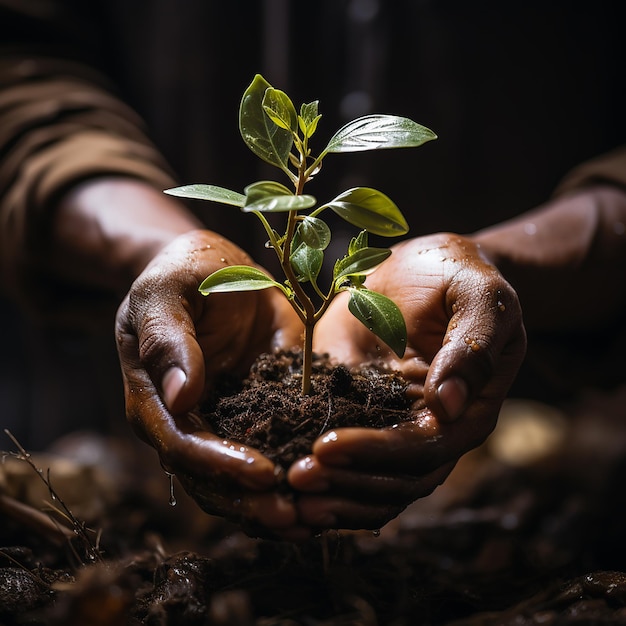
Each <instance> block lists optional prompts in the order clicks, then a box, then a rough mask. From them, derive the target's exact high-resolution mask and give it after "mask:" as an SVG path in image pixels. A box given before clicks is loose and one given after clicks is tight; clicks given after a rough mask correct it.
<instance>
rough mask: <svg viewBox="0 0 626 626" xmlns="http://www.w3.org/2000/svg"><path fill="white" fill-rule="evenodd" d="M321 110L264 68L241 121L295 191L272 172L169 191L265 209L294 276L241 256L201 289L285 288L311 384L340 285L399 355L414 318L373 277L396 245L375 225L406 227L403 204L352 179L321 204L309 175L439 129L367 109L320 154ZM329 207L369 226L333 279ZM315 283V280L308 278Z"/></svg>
mask: <svg viewBox="0 0 626 626" xmlns="http://www.w3.org/2000/svg"><path fill="white" fill-rule="evenodd" d="M321 117H322V116H321V115H320V113H319V111H318V101H314V102H309V103H307V104H303V105H302V106H301V107H300V112H299V113H298V112H297V111H296V108H295V106H294V104H293V102H292V101H291V99H290V98H289V97H288V96H287V94H286V93H284V92H283V91H280V90H279V89H274V88H273V87H272V86H271V85H270V84H269V83H268V82H267V81H266V80H265V79H264V78H263V77H262V76H261V75H259V74H257V75H256V76H255V77H254V79H253V81H252V83H251V84H250V85H249V86H248V88H247V89H246V91H245V92H244V94H243V97H242V99H241V104H240V108H239V130H240V132H241V136H242V138H243V140H244V142H245V144H246V145H247V146H248V147H249V148H250V150H252V152H254V154H256V155H257V156H258V157H260V158H261V159H263V161H265V162H267V163H269V164H270V165H273V166H275V167H277V168H279V169H280V170H282V171H283V172H284V174H285V175H286V176H287V178H288V179H289V180H290V181H291V184H292V185H293V188H294V189H293V191H292V190H291V189H289V188H288V187H286V186H285V185H283V184H282V183H279V182H276V181H269V180H263V181H259V182H255V183H252V184H251V185H248V186H247V187H246V188H245V190H244V193H243V194H241V193H238V192H236V191H231V190H230V189H225V188H223V187H217V186H215V185H206V184H194V185H184V186H182V187H175V188H173V189H168V190H166V191H165V193H168V194H171V195H174V196H180V197H184V198H196V199H202V200H210V201H213V202H221V203H223V204H228V205H234V206H237V207H239V208H240V209H241V210H242V211H244V212H246V213H253V214H254V215H256V216H257V217H258V218H259V220H260V221H261V223H262V224H263V227H264V228H265V231H266V233H267V236H268V238H269V241H268V243H267V246H268V247H269V248H272V249H273V250H274V251H275V253H276V255H277V257H278V261H279V263H280V266H281V268H282V271H283V272H284V278H285V280H284V281H283V282H282V283H281V282H278V281H276V280H274V279H273V278H271V277H270V276H269V275H268V274H266V273H265V272H263V271H261V270H259V269H257V268H254V267H249V266H245V265H235V266H230V267H225V268H222V269H220V270H217V271H216V272H214V273H213V274H211V275H210V276H208V277H207V278H206V279H205V280H204V281H203V282H202V284H201V285H200V287H199V290H200V292H201V293H202V294H204V295H209V294H213V293H218V292H232V291H249V290H256V289H267V288H272V287H276V288H278V289H280V290H281V291H282V293H283V294H284V295H285V296H286V298H287V299H288V300H289V302H290V303H291V306H292V307H293V308H294V310H295V311H296V313H297V314H298V316H299V318H300V319H301V320H302V323H303V325H304V341H303V346H302V348H303V350H302V363H303V365H302V393H303V394H308V393H309V392H310V390H311V369H312V346H313V329H314V327H315V325H316V324H317V322H318V321H319V320H320V318H321V317H322V316H323V315H324V313H325V312H326V310H327V309H328V306H329V305H330V303H331V302H332V300H333V299H334V297H335V296H336V295H337V294H338V293H340V292H342V291H348V292H349V294H350V297H349V301H348V308H349V310H350V312H351V313H352V314H353V315H354V316H355V317H356V318H357V319H359V320H360V321H361V322H362V323H363V324H365V326H366V327H367V328H369V329H370V330H371V331H372V332H373V333H374V334H375V335H377V336H378V337H379V338H380V339H381V340H382V341H383V342H384V343H386V344H387V345H388V346H389V348H391V350H393V351H394V352H395V353H396V354H397V355H398V356H399V357H402V356H403V355H404V351H405V348H406V341H407V331H406V324H405V322H404V318H403V317H402V314H401V312H400V310H399V308H398V307H397V306H396V304H395V303H394V302H392V301H391V300H390V299H389V298H387V297H386V296H384V295H382V294H380V293H377V292H374V291H372V290H370V289H367V288H366V287H365V285H364V283H365V279H366V275H367V274H368V273H369V272H371V271H372V270H373V269H374V268H376V267H377V266H378V265H379V264H380V263H382V262H383V261H384V260H385V259H386V258H387V257H388V256H389V255H390V254H391V250H389V249H386V248H377V247H371V246H369V245H368V233H372V234H374V235H381V236H385V237H397V236H400V235H404V234H406V233H407V232H408V225H407V222H406V220H405V218H404V216H403V215H402V213H401V211H400V210H399V208H398V207H397V206H396V205H395V204H394V203H393V202H392V201H391V199H390V198H388V197H387V196H386V195H385V194H383V193H381V192H380V191H377V190H375V189H371V188H369V187H355V188H352V189H348V190H347V191H344V192H343V193H341V194H340V195H338V196H337V197H335V198H334V199H333V200H331V201H330V202H327V203H325V204H322V205H319V206H317V200H316V199H315V198H314V197H313V196H311V195H308V194H305V193H304V186H305V184H306V183H307V182H309V181H310V180H311V179H312V178H313V177H314V176H315V175H316V174H317V173H318V172H319V171H320V168H321V166H322V161H323V160H324V159H325V157H326V156H327V155H328V154H331V153H342V152H360V151H364V150H380V149H383V148H407V147H416V146H420V145H422V144H423V143H425V142H427V141H430V140H432V139H436V135H435V134H434V133H433V132H432V131H431V130H429V129H428V128H426V127H424V126H422V125H420V124H417V123H416V122H414V121H413V120H410V119H408V118H405V117H397V116H394V115H367V116H365V117H360V118H358V119H356V120H353V121H351V122H349V123H347V124H346V125H345V126H343V127H342V128H340V129H339V130H338V131H337V132H336V133H335V134H334V135H333V136H332V137H331V139H330V141H329V142H328V143H327V144H326V147H325V148H324V149H323V150H322V151H321V152H320V153H319V154H318V155H317V156H313V155H312V153H311V148H310V147H309V141H310V139H311V137H312V136H313V135H314V133H315V131H316V130H317V127H318V123H319V121H320V118H321ZM327 209H330V210H331V211H333V212H334V213H336V214H337V215H339V216H340V217H341V218H343V219H344V220H346V221H347V222H349V223H350V224H352V225H353V226H356V227H357V228H360V229H362V230H361V232H360V233H359V234H358V235H357V236H356V237H354V238H352V240H351V241H350V243H349V245H348V250H347V253H346V255H345V256H344V257H343V258H341V259H338V260H336V261H335V263H334V267H333V272H332V280H331V281H330V285H329V286H327V287H326V288H325V289H324V288H322V287H321V286H320V285H319V284H318V278H319V276H320V272H321V269H322V265H323V263H324V250H325V249H326V248H327V247H328V245H329V243H330V240H331V230H330V228H329V226H328V224H327V223H326V222H324V221H323V220H322V219H321V218H320V215H321V214H322V213H323V212H324V211H325V210H327ZM276 212H284V213H286V224H285V228H284V231H283V232H282V233H279V232H278V231H276V230H275V229H274V228H273V227H272V225H271V224H270V223H269V221H268V219H267V218H266V216H265V214H266V213H276ZM307 283H308V284H309V285H310V287H311V288H305V284H307Z"/></svg>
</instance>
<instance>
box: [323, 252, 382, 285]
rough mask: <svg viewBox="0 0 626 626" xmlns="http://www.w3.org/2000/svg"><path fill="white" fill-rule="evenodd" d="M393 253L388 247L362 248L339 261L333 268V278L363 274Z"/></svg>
mask: <svg viewBox="0 0 626 626" xmlns="http://www.w3.org/2000/svg"><path fill="white" fill-rule="evenodd" d="M390 255H391V250H388V249H387V248H362V249H361V250H357V251H356V252H355V253H354V254H350V255H349V256H347V257H344V258H343V259H341V260H339V261H337V262H336V263H335V268H334V270H333V279H334V280H338V279H340V278H343V277H345V276H350V275H351V274H362V273H363V272H367V271H368V270H371V269H373V268H375V267H376V266H377V265H380V264H381V263H382V262H383V261H384V260H385V259H386V258H388V257H389V256H390Z"/></svg>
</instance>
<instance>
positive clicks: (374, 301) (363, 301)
mask: <svg viewBox="0 0 626 626" xmlns="http://www.w3.org/2000/svg"><path fill="white" fill-rule="evenodd" d="M348 291H349V292H350V300H349V301H348V309H349V311H350V313H352V315H354V317H356V318H357V319H358V320H359V321H360V322H362V323H363V324H364V325H365V326H366V327H367V328H369V330H371V331H372V332H373V333H374V334H375V335H376V336H377V337H379V338H380V339H382V340H383V341H384V342H385V343H386V344H387V345H388V346H389V347H390V348H391V349H392V350H393V351H394V352H395V353H396V354H397V355H398V357H400V358H402V357H403V356H404V351H405V350H406V342H407V332H406V324H405V322H404V318H403V317H402V313H401V312H400V309H399V308H398V307H397V305H396V304H395V303H394V302H393V301H392V300H390V299H389V298H387V296H383V295H382V294H380V293H378V292H376V291H370V290H369V289H365V288H364V287H361V288H354V287H350V288H348Z"/></svg>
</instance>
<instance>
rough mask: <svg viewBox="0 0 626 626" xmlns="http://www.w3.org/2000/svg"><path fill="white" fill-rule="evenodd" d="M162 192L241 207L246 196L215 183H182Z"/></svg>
mask: <svg viewBox="0 0 626 626" xmlns="http://www.w3.org/2000/svg"><path fill="white" fill-rule="evenodd" d="M163 193H166V194H169V195H170V196H178V197H180V198H194V199H195V200H210V201H211V202H221V203H223V204H232V205H234V206H239V207H242V206H243V205H244V204H245V201H246V197H245V196H244V195H242V194H240V193H237V192H236V191H231V190H230V189H225V188H224V187H216V186H215V185H183V186H182V187H173V188H172V189H166V190H165V191H164V192H163Z"/></svg>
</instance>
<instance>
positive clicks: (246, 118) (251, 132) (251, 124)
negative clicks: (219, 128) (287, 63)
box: [239, 74, 293, 170]
mask: <svg viewBox="0 0 626 626" xmlns="http://www.w3.org/2000/svg"><path fill="white" fill-rule="evenodd" d="M271 88H272V86H271V85H270V84H269V83H268V82H267V81H266V80H265V79H264V78H263V77H262V76H261V75H260V74H257V75H256V76H255V77H254V80H253V81H252V82H251V83H250V85H249V87H248V88H247V89H246V91H245V92H244V94H243V97H242V99H241V104H240V106H239V131H240V132H241V136H242V138H243V140H244V142H245V144H246V145H247V146H248V148H250V150H252V152H254V154H256V155H257V156H258V157H259V158H261V159H263V160H264V161H265V162H266V163H269V164H270V165H275V166H276V167H279V168H281V169H283V170H284V169H286V168H287V159H288V158H289V153H290V152H291V146H292V145H293V134H292V132H291V131H290V130H286V129H284V128H281V127H280V126H277V125H276V124H275V123H274V122H273V121H272V120H271V119H270V118H269V117H268V116H267V114H266V113H265V110H264V109H263V98H264V97H265V92H266V91H267V90H268V89H271Z"/></svg>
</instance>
